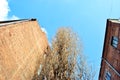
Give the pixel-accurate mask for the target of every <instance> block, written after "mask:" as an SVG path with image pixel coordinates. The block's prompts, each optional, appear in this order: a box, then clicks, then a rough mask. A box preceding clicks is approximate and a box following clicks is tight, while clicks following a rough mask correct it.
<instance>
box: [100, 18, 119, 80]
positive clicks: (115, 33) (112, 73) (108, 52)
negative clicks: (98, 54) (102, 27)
mask: <svg viewBox="0 0 120 80" xmlns="http://www.w3.org/2000/svg"><path fill="white" fill-rule="evenodd" d="M99 80H120V22H119V20H110V19H108V20H107V27H106V34H105V41H104V48H103V55H102V62H101V69H100V75H99Z"/></svg>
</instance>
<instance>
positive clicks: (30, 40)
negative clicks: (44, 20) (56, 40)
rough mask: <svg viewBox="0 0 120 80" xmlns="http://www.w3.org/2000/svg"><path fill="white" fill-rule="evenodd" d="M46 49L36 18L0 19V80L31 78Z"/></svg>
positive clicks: (29, 79) (45, 40) (42, 33)
mask: <svg viewBox="0 0 120 80" xmlns="http://www.w3.org/2000/svg"><path fill="white" fill-rule="evenodd" d="M47 49H48V41H47V38H46V34H45V33H44V32H43V31H42V30H41V28H40V26H39V24H38V22H37V20H36V19H23V20H11V21H0V80H31V79H32V77H33V76H34V73H35V72H36V71H37V70H36V69H37V68H39V66H40V63H41V62H42V57H43V54H44V53H46V51H47Z"/></svg>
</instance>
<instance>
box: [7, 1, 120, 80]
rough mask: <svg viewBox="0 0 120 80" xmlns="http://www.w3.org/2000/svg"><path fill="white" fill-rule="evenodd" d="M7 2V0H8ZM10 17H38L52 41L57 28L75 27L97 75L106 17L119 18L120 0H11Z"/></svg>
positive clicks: (9, 4)
mask: <svg viewBox="0 0 120 80" xmlns="http://www.w3.org/2000/svg"><path fill="white" fill-rule="evenodd" d="M5 1H6V0H5ZM8 6H9V9H10V11H9V12H8V13H7V17H9V18H10V17H11V16H12V17H13V16H14V17H15V18H20V19H23V18H37V20H38V21H39V24H40V25H41V26H42V27H44V28H45V29H46V30H47V33H48V34H47V35H48V39H49V41H51V39H52V37H53V36H54V35H55V33H56V30H57V29H58V27H62V26H67V27H72V28H73V30H74V31H75V32H77V33H78V34H79V36H80V38H81V40H82V43H83V46H84V54H85V55H86V57H87V60H88V62H89V63H90V64H92V65H93V66H94V67H95V68H96V71H97V75H96V80H97V77H98V72H99V67H100V61H101V55H102V49H103V41H104V34H105V28H106V19H108V18H119V17H120V0H8Z"/></svg>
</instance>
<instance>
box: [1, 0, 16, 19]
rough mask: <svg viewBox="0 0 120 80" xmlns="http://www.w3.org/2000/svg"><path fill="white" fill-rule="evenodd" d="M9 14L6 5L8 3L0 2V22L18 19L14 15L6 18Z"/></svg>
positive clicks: (2, 0) (5, 1)
mask: <svg viewBox="0 0 120 80" xmlns="http://www.w3.org/2000/svg"><path fill="white" fill-rule="evenodd" d="M9 12H10V8H9V5H8V1H7V0H0V21H3V20H9V19H10V20H11V19H18V17H16V16H15V15H13V16H12V17H8V14H9Z"/></svg>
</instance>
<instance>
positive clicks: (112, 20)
mask: <svg viewBox="0 0 120 80" xmlns="http://www.w3.org/2000/svg"><path fill="white" fill-rule="evenodd" d="M108 20H109V21H111V22H114V23H120V19H108Z"/></svg>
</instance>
